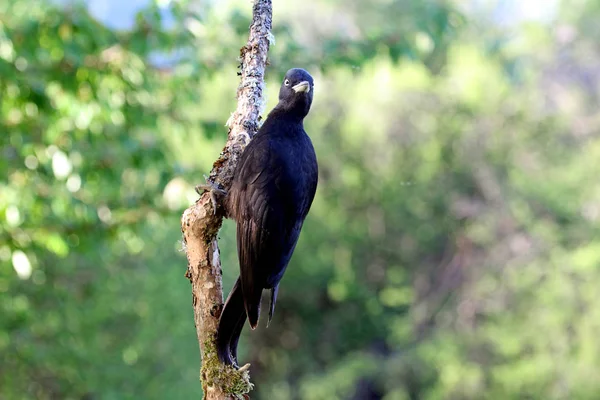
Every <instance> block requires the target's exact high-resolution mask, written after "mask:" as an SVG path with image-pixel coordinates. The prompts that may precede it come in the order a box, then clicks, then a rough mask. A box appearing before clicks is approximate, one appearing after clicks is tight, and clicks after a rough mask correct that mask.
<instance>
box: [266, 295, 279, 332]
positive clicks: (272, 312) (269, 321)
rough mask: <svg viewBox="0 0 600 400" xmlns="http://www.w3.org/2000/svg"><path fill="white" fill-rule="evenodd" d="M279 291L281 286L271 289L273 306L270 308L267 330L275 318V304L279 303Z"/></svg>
mask: <svg viewBox="0 0 600 400" xmlns="http://www.w3.org/2000/svg"><path fill="white" fill-rule="evenodd" d="M278 291H279V284H277V285H275V286H273V288H272V289H271V305H270V307H269V319H268V320H267V328H268V327H269V324H270V323H271V319H272V318H273V314H274V313H275V302H276V301H277V292H278Z"/></svg>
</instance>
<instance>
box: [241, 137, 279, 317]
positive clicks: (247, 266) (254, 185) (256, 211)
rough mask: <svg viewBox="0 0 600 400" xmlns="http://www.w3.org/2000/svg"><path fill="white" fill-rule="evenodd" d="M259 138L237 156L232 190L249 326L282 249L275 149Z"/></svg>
mask: <svg viewBox="0 0 600 400" xmlns="http://www.w3.org/2000/svg"><path fill="white" fill-rule="evenodd" d="M257 139H258V140H257ZM260 139H261V138H260V137H256V138H255V139H254V140H255V141H256V142H254V141H253V142H251V144H250V145H249V146H248V148H247V149H246V151H245V152H244V153H245V154H244V155H243V156H242V158H241V159H240V163H241V165H240V166H239V169H238V170H237V172H238V175H237V176H236V178H235V183H234V187H233V189H234V193H232V194H233V195H234V196H235V197H236V200H235V202H236V204H235V207H236V210H235V214H236V221H237V247H238V258H239V263H240V278H241V283H242V291H243V294H244V304H245V307H246V313H247V315H248V321H249V322H250V326H251V327H252V328H253V329H254V328H255V327H256V325H257V323H258V317H259V313H260V298H261V294H262V289H263V288H264V287H265V284H266V280H267V276H266V274H268V273H269V272H270V271H269V270H270V269H271V268H272V267H273V266H272V265H271V264H273V263H274V262H277V258H278V257H279V256H280V254H281V251H282V250H281V249H280V247H281V246H282V245H283V236H284V223H285V222H284V221H285V215H284V206H283V204H282V199H281V192H280V190H279V188H278V187H277V177H278V176H279V175H280V174H281V171H280V170H279V168H281V166H280V165H278V163H277V160H276V159H275V157H276V155H275V152H272V151H269V142H268V140H260ZM252 144H253V145H252ZM248 150H250V151H249V152H248Z"/></svg>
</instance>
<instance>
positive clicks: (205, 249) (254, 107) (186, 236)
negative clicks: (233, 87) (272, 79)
mask: <svg viewBox="0 0 600 400" xmlns="http://www.w3.org/2000/svg"><path fill="white" fill-rule="evenodd" d="M271 23H272V4H271V0H255V1H254V6H253V18H252V24H251V25H250V34H249V38H248V43H247V44H246V45H245V46H244V47H242V49H241V54H240V56H241V65H240V68H241V73H240V75H241V83H240V86H239V87H238V90H237V102H238V103H237V109H236V111H235V113H234V114H233V115H232V116H231V118H230V119H229V121H227V126H228V127H229V133H228V138H227V143H226V145H225V147H224V149H223V151H222V152H221V154H220V156H219V158H218V159H217V160H216V161H215V163H214V164H213V169H212V171H211V172H210V176H209V178H208V183H209V184H211V185H217V186H219V187H221V188H224V189H229V187H230V185H231V181H232V178H233V173H234V170H235V166H236V164H237V160H238V158H239V156H240V155H241V153H242V151H243V149H244V148H245V147H246V145H247V144H248V142H249V141H250V139H251V138H252V137H253V136H254V134H255V133H256V131H257V130H258V127H259V121H260V114H261V112H262V111H263V105H264V97H263V91H264V75H265V67H266V64H267V52H268V50H269V41H270V37H271ZM222 222H223V210H222V208H221V207H220V206H219V205H217V210H213V206H212V201H211V195H210V193H208V192H205V193H203V194H202V196H200V198H199V199H198V200H197V201H196V203H195V204H193V205H192V206H190V207H189V208H188V209H187V210H185V212H184V213H183V216H182V218H181V231H182V233H183V242H184V245H185V249H186V253H187V259H188V268H187V272H186V277H187V278H188V279H189V280H190V282H191V284H192V304H193V308H194V322H195V324H196V332H197V336H198V343H199V345H200V354H201V357H202V368H201V370H200V379H201V381H202V389H203V391H204V398H205V399H208V400H222V399H230V398H239V397H240V396H242V395H245V394H246V393H248V392H249V391H250V390H251V389H252V384H251V383H250V377H249V373H248V368H247V366H245V367H242V368H240V370H235V369H234V368H232V367H228V366H227V367H226V366H224V365H223V364H221V363H220V362H219V360H218V358H217V354H216V346H215V337H216V332H217V327H218V323H219V317H220V316H221V311H222V309H223V286H222V280H221V273H222V271H221V260H220V257H219V245H218V242H217V233H218V231H219V229H220V228H221V224H222Z"/></svg>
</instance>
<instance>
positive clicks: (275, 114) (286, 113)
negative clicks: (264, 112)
mask: <svg viewBox="0 0 600 400" xmlns="http://www.w3.org/2000/svg"><path fill="white" fill-rule="evenodd" d="M305 116H306V113H304V112H302V111H300V110H296V109H286V108H285V107H283V106H282V105H281V104H278V105H277V106H276V107H275V108H274V109H273V111H271V112H270V113H269V115H268V117H267V119H266V121H265V125H266V124H267V123H269V124H281V123H282V124H291V125H295V126H299V127H302V126H303V122H304V117H305Z"/></svg>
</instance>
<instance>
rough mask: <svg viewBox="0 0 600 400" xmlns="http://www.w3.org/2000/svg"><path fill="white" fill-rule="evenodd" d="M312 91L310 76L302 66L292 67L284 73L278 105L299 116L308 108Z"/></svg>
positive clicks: (312, 83) (304, 114)
mask: <svg viewBox="0 0 600 400" xmlns="http://www.w3.org/2000/svg"><path fill="white" fill-rule="evenodd" d="M313 93H314V81H313V78H312V76H310V74H309V73H308V72H306V71H305V70H303V69H302V68H292V69H290V70H289V71H288V72H287V73H286V74H285V78H284V79H283V83H282V84H281V89H279V104H278V107H279V108H281V109H283V110H285V111H286V112H288V113H292V114H294V115H295V116H297V117H299V118H304V117H306V115H307V114H308V111H309V110H310V105H311V104H312V100H313Z"/></svg>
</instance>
